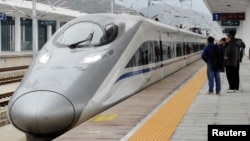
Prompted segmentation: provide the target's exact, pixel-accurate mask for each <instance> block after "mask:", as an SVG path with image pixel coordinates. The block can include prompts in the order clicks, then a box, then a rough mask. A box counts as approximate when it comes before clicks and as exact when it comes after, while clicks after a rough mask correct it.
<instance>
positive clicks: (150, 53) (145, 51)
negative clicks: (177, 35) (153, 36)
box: [140, 41, 155, 82]
mask: <svg viewBox="0 0 250 141" xmlns="http://www.w3.org/2000/svg"><path fill="white" fill-rule="evenodd" d="M153 47H154V43H153V42H152V41H147V42H145V43H143V47H142V48H140V56H141V57H142V60H143V62H142V63H143V66H144V67H143V74H144V77H145V81H147V82H148V81H150V79H151V76H152V71H153V69H154V67H155V64H154V50H153Z"/></svg>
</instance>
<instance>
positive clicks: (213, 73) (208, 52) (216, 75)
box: [201, 36, 221, 95]
mask: <svg viewBox="0 0 250 141" xmlns="http://www.w3.org/2000/svg"><path fill="white" fill-rule="evenodd" d="M214 47H215V45H214V38H213V37H211V36H210V37H208V39H207V46H206V47H205V48H204V50H203V52H202V54H201V58H202V59H203V60H204V61H205V62H206V64H207V78H208V86H209V90H208V94H213V93H214V80H215V83H216V94H218V95H220V91H221V81H220V70H213V69H212V68H211V60H212V50H213V48H214Z"/></svg>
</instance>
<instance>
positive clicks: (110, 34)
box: [105, 24, 118, 43]
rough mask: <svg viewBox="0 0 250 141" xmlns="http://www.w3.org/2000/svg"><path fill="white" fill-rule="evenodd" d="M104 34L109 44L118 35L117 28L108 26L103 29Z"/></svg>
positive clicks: (111, 25)
mask: <svg viewBox="0 0 250 141" xmlns="http://www.w3.org/2000/svg"><path fill="white" fill-rule="evenodd" d="M105 32H106V38H107V43H110V42H112V41H113V40H115V38H116V36H117V34H118V26H117V25H113V24H109V25H107V26H106V27H105Z"/></svg>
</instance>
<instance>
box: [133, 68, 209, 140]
mask: <svg viewBox="0 0 250 141" xmlns="http://www.w3.org/2000/svg"><path fill="white" fill-rule="evenodd" d="M206 78H207V77H206V67H203V68H202V69H201V70H200V71H199V72H198V73H197V74H196V75H195V76H194V77H193V78H192V79H190V80H189V81H188V82H187V83H186V84H185V85H184V86H183V87H181V88H180V89H179V90H178V91H177V92H176V93H175V94H174V95H173V96H172V97H171V99H170V100H169V101H168V102H167V103H166V104H165V105H163V106H162V107H161V108H160V110H159V111H157V112H156V113H155V114H154V115H153V116H152V117H151V118H150V119H149V120H148V121H147V122H146V123H145V124H144V125H143V126H142V127H141V128H140V129H139V130H138V131H137V132H135V134H134V135H133V136H132V137H131V138H130V139H129V141H169V140H170V139H171V137H172V135H173V134H174V132H175V130H176V128H177V127H178V125H179V123H180V122H181V120H182V118H183V117H184V115H185V113H186V112H187V110H188V109H189V107H190V105H191V104H192V102H193V100H194V99H195V97H196V96H197V94H198V93H199V91H200V89H201V88H202V86H203V85H204V83H205V81H206Z"/></svg>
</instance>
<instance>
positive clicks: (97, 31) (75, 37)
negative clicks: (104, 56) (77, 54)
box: [57, 22, 106, 48]
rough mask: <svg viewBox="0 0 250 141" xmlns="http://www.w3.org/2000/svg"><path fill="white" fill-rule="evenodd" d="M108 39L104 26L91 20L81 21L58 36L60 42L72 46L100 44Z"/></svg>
mask: <svg viewBox="0 0 250 141" xmlns="http://www.w3.org/2000/svg"><path fill="white" fill-rule="evenodd" d="M105 41H106V39H105V34H104V32H103V30H102V28H101V27H100V26H99V25H97V24H95V23H90V22H81V23H77V24H74V25H72V26H70V27H69V28H67V29H66V30H65V31H64V32H63V33H61V35H60V36H59V37H58V38H57V42H58V43H59V44H63V45H66V46H69V47H72V48H75V47H86V46H98V45H101V44H103V43H104V42H105Z"/></svg>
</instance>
